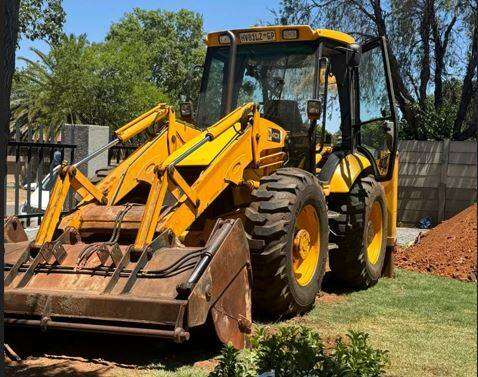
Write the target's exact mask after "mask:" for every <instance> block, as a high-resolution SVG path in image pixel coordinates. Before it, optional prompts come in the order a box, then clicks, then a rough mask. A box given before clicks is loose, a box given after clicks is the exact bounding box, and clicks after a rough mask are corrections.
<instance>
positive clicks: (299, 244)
mask: <svg viewBox="0 0 478 377" xmlns="http://www.w3.org/2000/svg"><path fill="white" fill-rule="evenodd" d="M309 251H310V234H309V232H307V230H305V229H300V230H299V231H298V232H297V234H296V235H295V237H294V252H295V254H296V255H297V256H300V258H301V259H306V258H307V255H308V254H309Z"/></svg>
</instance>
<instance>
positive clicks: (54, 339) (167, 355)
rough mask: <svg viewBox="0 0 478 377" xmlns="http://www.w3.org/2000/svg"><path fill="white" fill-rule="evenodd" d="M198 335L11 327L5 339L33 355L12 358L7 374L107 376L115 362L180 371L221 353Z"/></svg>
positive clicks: (139, 367) (214, 344) (135, 366)
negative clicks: (184, 338) (177, 339)
mask: <svg viewBox="0 0 478 377" xmlns="http://www.w3.org/2000/svg"><path fill="white" fill-rule="evenodd" d="M197 338H198V339H201V342H199V341H196V342H190V343H185V344H175V343H172V342H169V341H164V340H161V339H156V338H144V337H142V338H141V337H129V336H115V335H104V334H90V333H78V332H77V333H73V332H66V331H51V332H50V331H48V332H47V333H42V332H41V331H39V330H36V329H28V330H27V329H21V328H18V329H16V328H15V329H12V328H7V329H6V331H5V341H6V342H7V343H8V344H9V345H10V346H11V347H12V348H13V350H14V351H15V352H16V353H17V354H18V356H20V358H22V360H26V359H27V358H28V360H27V361H24V362H10V363H9V364H8V365H7V369H6V375H7V376H101V375H103V374H104V373H106V372H108V371H110V369H112V368H115V367H122V368H133V369H150V370H154V369H157V370H163V371H175V370H177V369H179V368H180V367H183V366H192V365H193V364H194V363H196V362H201V361H207V360H209V359H211V358H213V357H215V356H217V355H218V354H219V352H220V346H219V344H218V343H217V342H214V341H210V340H206V339H205V338H204V337H203V336H198V337H197ZM85 363H86V364H85ZM110 372H111V371H110Z"/></svg>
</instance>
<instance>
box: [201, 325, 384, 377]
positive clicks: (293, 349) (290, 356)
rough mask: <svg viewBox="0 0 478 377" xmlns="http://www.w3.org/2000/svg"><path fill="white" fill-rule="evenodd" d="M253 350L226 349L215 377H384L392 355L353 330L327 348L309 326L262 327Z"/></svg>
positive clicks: (212, 376)
mask: <svg viewBox="0 0 478 377" xmlns="http://www.w3.org/2000/svg"><path fill="white" fill-rule="evenodd" d="M251 345H252V347H251V349H248V350H243V351H237V350H235V349H234V348H233V347H232V346H225V347H224V349H223V351H222V353H221V356H220V357H219V364H218V365H217V367H216V368H215V369H214V371H213V372H212V373H211V374H210V376H211V377H253V376H257V375H258V374H263V373H268V372H272V375H274V376H275V377H290V376H294V377H295V376H297V377H306V376H307V377H332V376H344V377H348V376H350V377H352V376H353V377H355V376H363V377H375V376H380V375H383V373H384V372H385V368H386V367H387V365H388V363H389V360H388V352H387V351H382V350H377V349H374V348H373V347H371V346H370V345H369V343H368V334H365V333H362V332H354V331H350V332H349V333H348V334H347V337H346V339H345V340H343V339H342V338H340V337H339V338H337V339H336V341H335V344H334V346H332V347H325V346H324V343H323V341H322V340H321V338H320V336H319V334H318V333H317V332H316V331H314V330H311V329H308V328H306V327H298V326H287V327H286V326H283V327H279V328H278V329H276V330H274V331H272V330H271V329H266V328H261V329H260V330H259V331H258V332H257V334H256V335H255V336H254V337H253V338H252V339H251Z"/></svg>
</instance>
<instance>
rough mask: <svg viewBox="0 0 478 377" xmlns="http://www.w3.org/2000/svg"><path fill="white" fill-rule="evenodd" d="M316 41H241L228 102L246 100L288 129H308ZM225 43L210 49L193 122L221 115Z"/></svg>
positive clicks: (201, 123) (234, 104) (212, 120)
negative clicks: (307, 112) (307, 108)
mask: <svg viewBox="0 0 478 377" xmlns="http://www.w3.org/2000/svg"><path fill="white" fill-rule="evenodd" d="M316 49H317V43H316V42H315V43H314V42H310V43H309V42H301V43H297V42H295V43H294V42H292V43H273V44H256V45H253V44H251V45H239V46H238V47H237V60H236V67H235V72H234V87H233V98H232V108H233V109H234V108H237V107H239V106H241V105H244V104H245V103H248V102H254V103H256V104H258V105H259V109H260V112H261V115H262V116H263V117H265V118H267V119H269V120H271V121H273V122H275V123H277V124H278V125H280V126H282V127H284V128H286V129H287V130H288V131H290V132H292V133H302V132H304V133H306V132H307V129H308V127H309V126H308V121H307V114H306V105H307V100H308V99H311V98H314V82H315V81H314V74H315V52H316ZM228 61H229V46H225V47H213V48H209V49H208V54H207V57H206V64H205V70H204V76H203V81H202V84H201V92H200V95H199V102H198V113H197V125H198V127H200V128H205V127H208V126H210V125H212V124H214V123H215V122H216V121H218V120H219V119H220V118H221V117H223V116H224V115H225V102H226V83H227V70H228Z"/></svg>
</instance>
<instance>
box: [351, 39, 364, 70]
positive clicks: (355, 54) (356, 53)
mask: <svg viewBox="0 0 478 377" xmlns="http://www.w3.org/2000/svg"><path fill="white" fill-rule="evenodd" d="M350 49H351V50H352V52H351V53H350V55H349V59H348V63H349V65H350V66H352V67H358V66H359V65H360V61H361V60H362V48H361V47H360V45H358V44H356V43H354V44H351V45H350Z"/></svg>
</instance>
